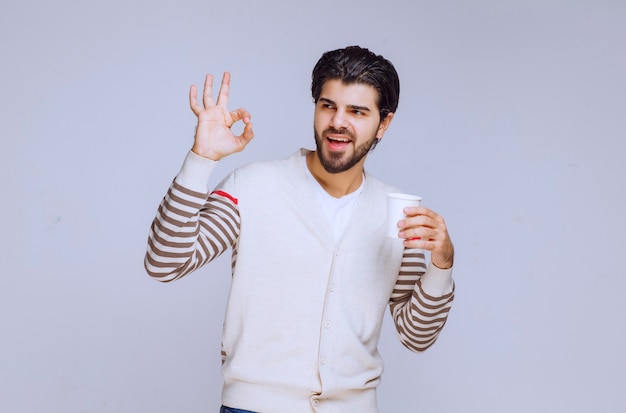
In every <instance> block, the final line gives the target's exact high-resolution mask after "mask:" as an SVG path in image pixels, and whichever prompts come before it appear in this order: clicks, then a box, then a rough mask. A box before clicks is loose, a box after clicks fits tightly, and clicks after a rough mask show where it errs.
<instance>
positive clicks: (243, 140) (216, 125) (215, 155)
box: [189, 72, 254, 161]
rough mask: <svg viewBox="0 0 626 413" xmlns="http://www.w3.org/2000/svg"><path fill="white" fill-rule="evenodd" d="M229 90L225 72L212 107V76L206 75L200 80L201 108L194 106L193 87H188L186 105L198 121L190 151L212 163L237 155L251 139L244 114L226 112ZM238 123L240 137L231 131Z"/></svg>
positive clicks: (228, 75)
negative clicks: (240, 129)
mask: <svg viewBox="0 0 626 413" xmlns="http://www.w3.org/2000/svg"><path fill="white" fill-rule="evenodd" d="M229 88H230V73H228V72H226V73H224V76H223V77H222V84H221V86H220V91H219V93H218V96H217V102H216V103H215V102H214V101H213V96H212V95H213V93H212V92H213V90H212V89H213V75H207V76H206V79H205V80H204V92H203V95H202V105H200V104H199V103H198V97H197V95H198V92H197V89H196V86H195V85H192V86H191V89H190V91H189V105H190V106H191V110H192V111H193V113H194V114H195V115H196V116H197V117H198V126H197V127H196V137H195V140H194V144H193V147H192V148H191V150H192V151H193V152H194V153H196V154H197V155H200V156H202V157H205V158H209V159H213V160H214V161H218V160H220V159H221V158H223V157H224V156H228V155H230V154H232V153H235V152H241V151H242V150H243V148H245V147H246V145H247V144H248V143H249V142H250V140H252V138H253V137H254V133H253V132H252V123H251V122H250V114H249V113H248V111H246V110H245V109H237V110H235V111H232V112H229V111H228V109H227V108H226V104H227V103H228V91H229ZM238 121H243V123H244V129H243V132H242V133H241V135H239V136H235V135H234V134H233V132H232V129H231V128H232V127H233V125H234V124H235V123H236V122H238Z"/></svg>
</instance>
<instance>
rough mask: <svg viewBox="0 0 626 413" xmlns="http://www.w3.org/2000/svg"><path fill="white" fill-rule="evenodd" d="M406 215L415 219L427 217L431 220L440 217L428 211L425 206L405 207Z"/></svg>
mask: <svg viewBox="0 0 626 413" xmlns="http://www.w3.org/2000/svg"><path fill="white" fill-rule="evenodd" d="M404 213H405V214H406V215H407V216H410V217H414V216H416V215H425V216H428V217H431V218H436V217H438V216H439V215H437V213H436V212H435V211H433V210H431V209H428V208H426V207H423V206H409V207H405V208H404Z"/></svg>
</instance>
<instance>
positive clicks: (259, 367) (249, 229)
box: [146, 150, 453, 413]
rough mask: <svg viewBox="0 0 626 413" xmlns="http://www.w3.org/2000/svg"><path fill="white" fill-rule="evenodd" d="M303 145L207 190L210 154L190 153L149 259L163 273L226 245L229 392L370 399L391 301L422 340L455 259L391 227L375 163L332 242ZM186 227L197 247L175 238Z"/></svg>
mask: <svg viewBox="0 0 626 413" xmlns="http://www.w3.org/2000/svg"><path fill="white" fill-rule="evenodd" d="M306 153H307V151H306V150H300V151H299V152H297V153H296V154H294V155H293V156H291V157H289V158H288V159H286V160H280V161H273V162H261V163H255V164H251V165H248V166H246V167H243V168H240V169H237V170H235V171H234V172H232V173H231V174H230V175H229V176H228V177H227V178H226V179H225V180H224V181H222V183H220V184H219V185H218V187H217V188H216V190H215V191H214V192H213V193H212V194H211V195H210V196H209V197H208V201H206V199H207V195H206V192H207V191H206V182H207V179H208V175H209V174H210V172H211V170H212V168H213V165H214V163H212V162H211V161H208V160H205V159H203V158H200V157H198V156H196V155H194V154H193V153H190V154H189V155H188V156H187V159H186V161H185V164H184V165H183V168H182V169H181V172H180V173H179V175H178V176H177V177H176V179H175V182H174V183H173V185H172V187H171V188H170V191H169V192H168V195H167V196H166V197H165V199H164V202H163V204H162V207H161V209H160V215H157V218H155V224H153V227H152V229H153V231H152V232H151V237H150V243H149V249H148V254H147V256H146V268H147V270H148V272H149V273H150V274H151V275H152V276H154V277H156V278H158V279H160V280H162V281H170V280H172V279H176V278H179V277H181V276H183V275H185V274H186V273H189V272H191V271H193V270H194V269H195V268H197V267H198V266H200V265H203V264H204V263H206V262H208V261H210V260H211V259H213V258H214V257H215V256H217V255H219V254H221V253H222V252H223V251H224V249H226V248H228V247H229V246H231V247H232V248H233V274H232V275H233V278H232V284H231V289H230V295H229V299H228V304H227V311H226V318H225V323H224V330H223V341H222V359H223V374H224V388H223V397H222V399H223V400H222V401H223V403H224V404H225V405H229V406H232V407H237V408H241V409H247V410H253V411H258V412H266V413H274V412H275V413H282V412H285V413H287V412H289V413H292V412H298V413H299V412H314V411H317V412H337V413H339V412H341V413H345V412H359V413H368V412H376V411H377V403H376V390H375V389H376V386H377V385H378V383H379V381H380V376H381V374H382V371H383V363H382V360H381V358H380V355H379V353H378V350H377V344H378V339H379V335H380V329H381V324H382V320H383V315H384V311H385V309H386V307H387V305H389V304H390V301H391V303H392V313H394V320H395V321H396V324H397V325H398V328H399V334H400V338H401V339H402V340H403V342H404V343H405V344H406V345H407V346H408V347H409V348H411V349H413V350H418V351H419V350H423V349H425V348H426V347H428V346H430V345H431V344H432V343H433V342H434V341H435V339H436V338H437V335H438V334H439V331H440V330H441V328H442V327H443V325H444V324H445V320H446V317H447V314H448V311H449V308H450V304H451V301H452V299H453V283H452V280H451V271H450V270H439V269H437V268H436V267H434V266H430V267H429V269H428V270H427V271H426V273H425V274H424V271H425V269H426V265H425V262H424V256H423V253H421V252H419V251H405V250H404V247H403V244H402V241H401V240H399V239H392V238H389V237H387V236H386V235H385V225H384V222H385V213H386V212H385V208H386V204H385V199H386V194H387V193H388V192H398V190H397V189H396V188H393V187H390V186H388V185H386V184H384V183H382V182H380V181H379V180H377V179H375V178H374V177H372V176H370V175H368V176H367V179H366V181H365V187H364V188H363V192H362V194H361V195H360V199H359V201H358V204H357V206H356V208H355V210H354V213H353V217H352V219H351V221H350V223H349V224H348V226H347V228H346V230H345V233H344V235H343V237H342V238H341V240H340V241H339V242H338V243H336V242H335V240H334V237H333V231H332V228H331V227H330V224H329V223H328V221H327V219H326V217H325V216H324V213H323V211H322V210H321V207H320V206H319V202H318V200H317V197H316V194H315V192H314V191H313V188H312V187H311V183H310V181H309V179H308V177H307V175H306V169H305V168H306V166H305V164H304V163H303V162H302V160H301V159H300V157H301V156H305V155H306ZM157 222H159V223H160V225H159V224H157ZM181 223H182V224H181ZM192 237H193V240H194V244H193V247H190V246H189V245H188V244H189V243H188V242H187V243H185V242H183V240H186V239H190V238H192ZM168 252H169V254H168ZM171 252H176V253H183V257H177V258H175V259H174V258H173V257H171V256H172V254H171ZM184 252H186V255H185V254H184ZM403 256H404V260H403ZM168 263H169V266H171V268H170V267H169V266H168ZM164 265H165V266H164ZM401 267H402V269H403V271H402V272H405V273H406V274H405V275H404V278H403V276H402V272H401ZM399 274H401V275H400V277H399Z"/></svg>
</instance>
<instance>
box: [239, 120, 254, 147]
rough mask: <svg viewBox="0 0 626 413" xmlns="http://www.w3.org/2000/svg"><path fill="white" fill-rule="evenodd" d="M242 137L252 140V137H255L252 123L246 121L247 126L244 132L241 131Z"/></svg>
mask: <svg viewBox="0 0 626 413" xmlns="http://www.w3.org/2000/svg"><path fill="white" fill-rule="evenodd" d="M241 137H242V138H243V139H244V140H246V141H248V142H250V141H251V140H252V138H254V132H253V131H252V123H251V122H246V126H244V128H243V132H242V133H241Z"/></svg>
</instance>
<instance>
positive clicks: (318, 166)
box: [306, 151, 365, 198]
mask: <svg viewBox="0 0 626 413" xmlns="http://www.w3.org/2000/svg"><path fill="white" fill-rule="evenodd" d="M364 160H365V159H362V161H361V162H359V163H357V164H356V165H354V166H353V167H352V168H350V169H348V170H347V171H343V172H339V173H336V174H332V173H330V172H328V171H326V169H324V167H323V166H322V163H321V162H320V160H319V158H318V156H317V153H316V152H315V151H313V152H310V153H309V154H308V155H307V157H306V164H307V167H308V168H309V171H310V172H311V175H313V177H314V178H315V180H316V181H317V182H318V183H319V184H320V185H321V186H322V188H324V190H325V191H326V192H328V194H329V195H330V196H332V197H335V198H340V197H342V196H344V195H348V194H350V193H352V192H354V191H356V190H357V189H358V188H359V187H360V186H361V184H362V183H363V161H364Z"/></svg>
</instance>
